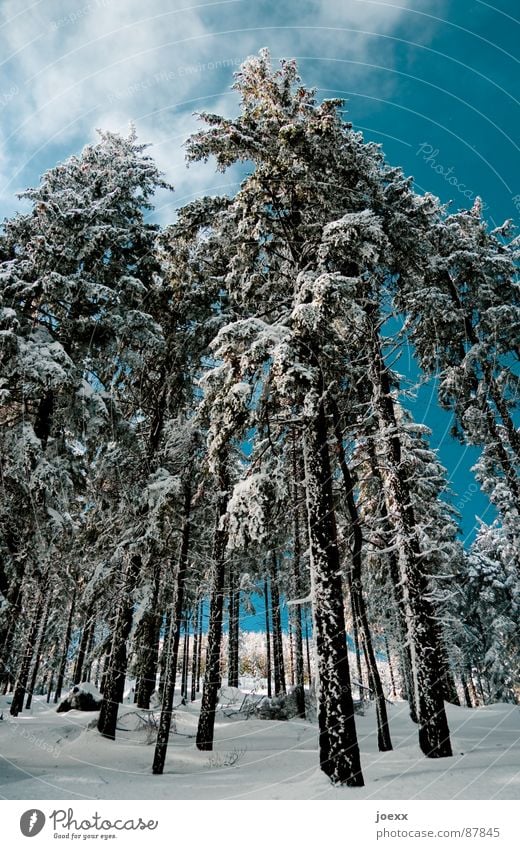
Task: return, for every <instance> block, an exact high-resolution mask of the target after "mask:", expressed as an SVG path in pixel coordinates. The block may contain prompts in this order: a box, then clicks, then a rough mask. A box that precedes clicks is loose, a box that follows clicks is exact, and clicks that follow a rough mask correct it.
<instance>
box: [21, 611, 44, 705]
mask: <svg viewBox="0 0 520 849" xmlns="http://www.w3.org/2000/svg"><path fill="white" fill-rule="evenodd" d="M49 613H50V595H48V596H47V598H46V601H45V604H44V609H43V614H42V623H41V628H40V633H39V636H38V643H37V646H36V649H35V652H34V664H33V670H32V675H31V681H30V683H29V692H28V694H27V700H26V702H25V709H26V710H29V708H30V707H31V704H32V697H33V693H34V688H35V686H36V679H37V677H38V672H39V670H40V663H41V659H42V648H43V644H44V642H45V637H46V631H47V623H48V621H49Z"/></svg>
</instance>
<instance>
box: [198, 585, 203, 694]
mask: <svg viewBox="0 0 520 849" xmlns="http://www.w3.org/2000/svg"><path fill="white" fill-rule="evenodd" d="M203 627H204V599H201V600H200V622H199V651H198V654H197V693H200V678H201V675H202V630H203Z"/></svg>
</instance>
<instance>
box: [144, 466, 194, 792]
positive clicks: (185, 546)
mask: <svg viewBox="0 0 520 849" xmlns="http://www.w3.org/2000/svg"><path fill="white" fill-rule="evenodd" d="M191 499H192V495H191V486H190V484H189V483H187V484H186V485H185V489H184V518H183V525H182V534H181V546H180V551H179V562H178V567H177V576H176V589H175V596H174V602H173V609H172V610H171V612H170V628H169V633H168V644H167V646H165V651H166V656H165V658H166V659H165V664H164V688H163V698H162V708H161V718H160V720H159V731H158V734H157V742H156V744H155V753H154V759H153V765H152V772H153V774H154V775H162V773H163V770H164V762H165V760H166V752H167V750H168V741H169V738H170V728H171V722H172V709H173V697H174V694H175V678H176V674H177V657H178V654H179V640H180V635H181V624H182V616H183V612H184V589H185V583H186V573H187V569H188V552H189V549H190V534H191Z"/></svg>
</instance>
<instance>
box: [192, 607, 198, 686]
mask: <svg viewBox="0 0 520 849" xmlns="http://www.w3.org/2000/svg"><path fill="white" fill-rule="evenodd" d="M194 618H195V621H194V623H193V654H192V658H191V687H190V702H194V701H195V699H196V697H197V655H198V651H199V642H198V641H199V603H197V604H196V605H195V617H194Z"/></svg>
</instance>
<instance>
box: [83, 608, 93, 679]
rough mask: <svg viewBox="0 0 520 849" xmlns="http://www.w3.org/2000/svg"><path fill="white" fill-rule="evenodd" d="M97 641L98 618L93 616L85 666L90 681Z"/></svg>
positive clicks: (86, 675)
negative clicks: (93, 653)
mask: <svg viewBox="0 0 520 849" xmlns="http://www.w3.org/2000/svg"><path fill="white" fill-rule="evenodd" d="M95 641H96V619H95V616H93V618H92V624H91V626H90V634H89V638H88V646H87V665H86V667H85V680H86V681H88V682H89V683H90V678H91V676H92V652H93V650H94V644H95Z"/></svg>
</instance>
